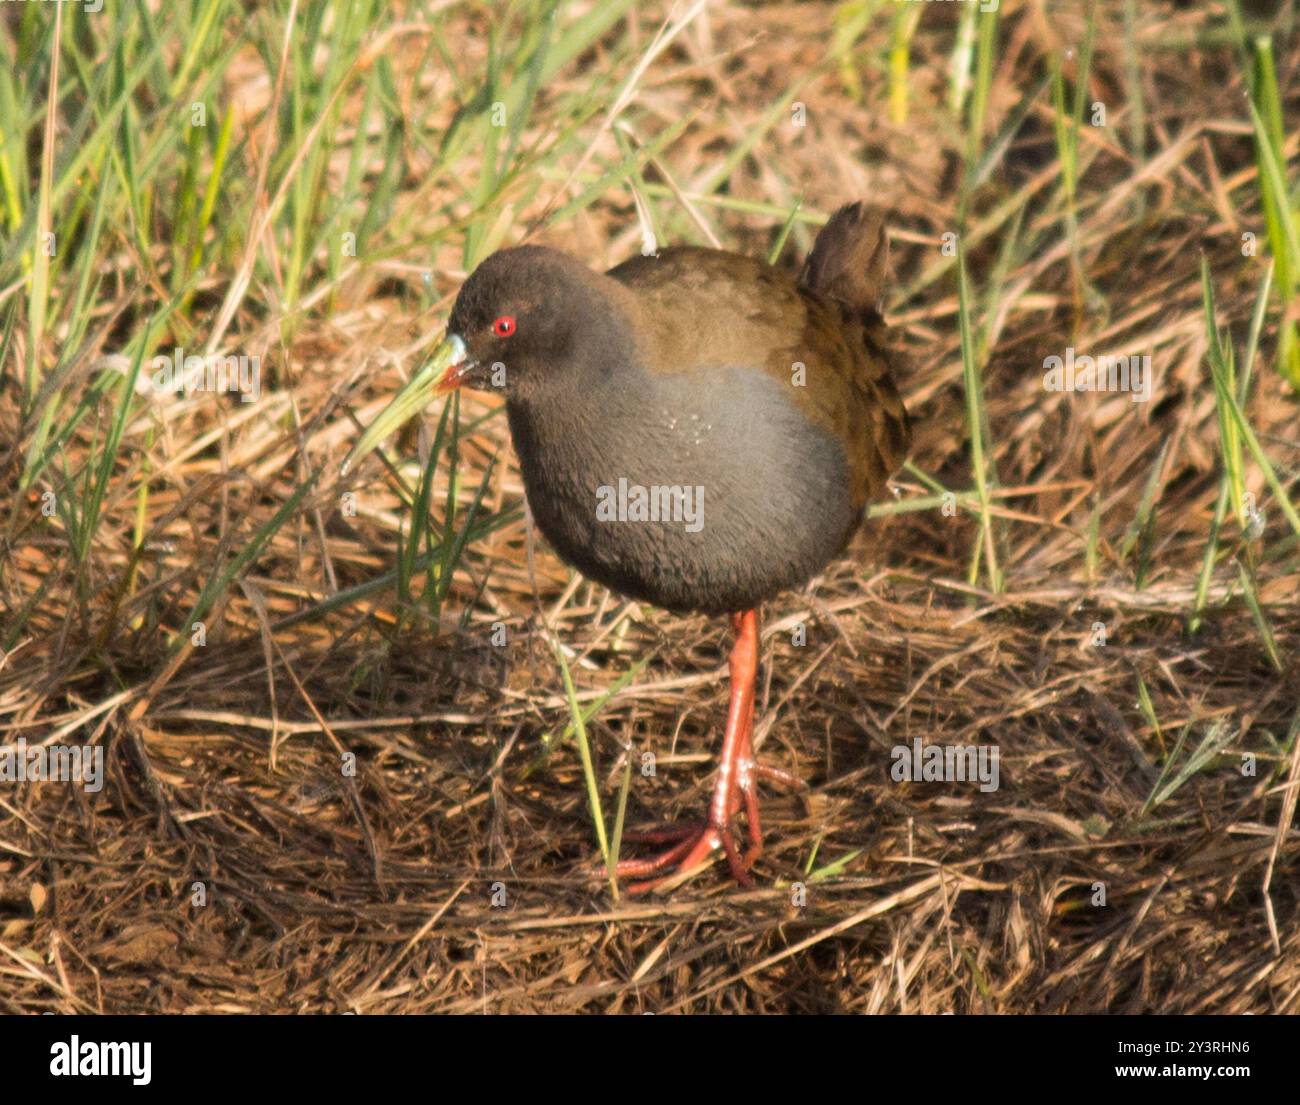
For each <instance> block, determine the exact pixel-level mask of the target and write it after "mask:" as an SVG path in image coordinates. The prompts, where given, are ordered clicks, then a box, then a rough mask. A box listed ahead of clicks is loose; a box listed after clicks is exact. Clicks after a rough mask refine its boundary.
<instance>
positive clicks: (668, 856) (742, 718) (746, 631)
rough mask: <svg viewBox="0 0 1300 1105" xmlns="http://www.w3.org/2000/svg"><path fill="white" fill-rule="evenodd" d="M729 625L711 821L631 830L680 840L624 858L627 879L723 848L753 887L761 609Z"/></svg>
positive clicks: (759, 844)
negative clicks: (739, 836) (741, 830)
mask: <svg viewBox="0 0 1300 1105" xmlns="http://www.w3.org/2000/svg"><path fill="white" fill-rule="evenodd" d="M731 626H732V629H733V631H734V632H735V636H736V640H735V643H734V644H733V645H732V648H731V664H730V667H731V702H730V705H729V706H728V708H727V729H726V732H725V733H724V735H723V738H722V753H721V755H720V756H719V763H718V780H717V782H716V783H715V784H714V786H713V798H712V800H711V801H710V803H709V816H708V820H707V821H705V822H703V823H702V824H701V823H699V822H695V823H692V824H689V825H679V826H674V827H670V828H665V829H651V830H649V831H648V832H645V833H627V834H626V835H625V839H627V840H630V841H634V842H636V841H642V842H665V841H669V840H676V841H677V842H678V843H676V844H675V845H674V846H673V847H672V848H670V849H668V850H667V851H666V852H663V853H662V854H660V855H658V856H655V857H653V858H651V859H632V860H622V861H620V862H619V865H618V873H619V874H620V875H622V876H624V877H627V878H644V877H645V876H646V875H653V874H656V873H657V872H659V871H662V870H664V868H666V867H676V869H677V870H678V871H680V872H685V871H690V870H692V869H693V868H695V867H699V866H700V865H701V864H702V863H704V861H705V860H707V859H708V858H709V856H710V855H711V854H712V853H713V851H714V850H715V849H717V848H721V849H722V850H723V852H724V853H725V854H726V857H727V863H728V865H729V866H730V867H731V873H732V874H733V875H734V876H735V878H736V881H737V882H739V883H740V884H741V885H742V886H752V885H753V880H752V879H751V878H750V877H749V868H750V866H751V865H752V864H753V862H754V860H755V859H756V858H757V857H758V855H759V853H760V852H761V851H762V848H763V837H762V830H761V828H760V826H759V820H758V791H757V789H756V782H757V776H758V775H759V774H760V771H759V770H758V768H757V765H756V764H755V763H754V755H753V732H754V684H755V682H756V679H757V675H758V612H757V611H756V610H746V611H745V612H744V613H743V614H733V615H732V618H731ZM742 800H743V803H744V807H745V814H746V818H747V819H748V822H749V847H748V848H747V849H746V851H745V854H744V856H743V857H742V856H741V855H740V852H739V851H738V850H737V848H736V842H735V840H734V838H733V836H732V831H731V821H732V819H733V818H734V817H735V815H736V814H737V813H738V812H739V811H740V808H741V803H742ZM663 881H664V880H663V879H652V880H649V881H647V882H637V883H633V884H631V885H630V886H629V887H628V888H627V889H628V893H630V894H636V893H639V892H641V891H644V890H649V889H651V888H652V887H654V886H657V885H658V884H659V883H661V882H663Z"/></svg>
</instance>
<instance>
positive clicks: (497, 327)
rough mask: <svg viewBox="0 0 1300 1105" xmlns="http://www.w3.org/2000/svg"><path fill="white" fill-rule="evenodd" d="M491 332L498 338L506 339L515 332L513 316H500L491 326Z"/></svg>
mask: <svg viewBox="0 0 1300 1105" xmlns="http://www.w3.org/2000/svg"><path fill="white" fill-rule="evenodd" d="M492 332H493V333H494V334H496V336H497V337H498V338H508V337H509V336H510V335H511V334H513V333H514V332H515V316H514V315H502V316H501V317H500V318H499V319H497V320H496V322H494V323H493V324H492Z"/></svg>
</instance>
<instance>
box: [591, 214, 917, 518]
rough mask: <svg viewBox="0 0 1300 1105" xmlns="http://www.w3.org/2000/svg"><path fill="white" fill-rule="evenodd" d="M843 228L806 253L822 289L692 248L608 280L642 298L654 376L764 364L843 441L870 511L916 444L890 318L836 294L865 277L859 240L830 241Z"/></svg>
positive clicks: (860, 502) (860, 498) (641, 262)
mask: <svg viewBox="0 0 1300 1105" xmlns="http://www.w3.org/2000/svg"><path fill="white" fill-rule="evenodd" d="M837 217H838V216H837ZM834 224H835V221H834V220H832V222H831V223H830V224H828V225H827V228H826V229H824V230H823V231H822V234H821V235H819V237H818V239H817V243H818V246H819V247H820V246H822V245H823V243H824V242H827V243H830V244H831V245H833V246H834V247H835V248H834V249H823V250H822V251H821V254H820V259H819V254H818V250H817V249H816V248H815V249H814V251H813V253H812V254H811V255H810V256H809V262H808V266H814V262H816V266H815V275H814V276H813V277H812V279H813V280H815V281H816V283H810V282H809V279H810V278H809V276H808V272H809V267H808V266H806V267H805V272H804V275H803V276H802V277H801V281H803V282H802V283H796V282H795V281H794V280H792V279H791V278H790V277H789V276H788V275H786V274H785V273H783V272H781V271H780V270H778V269H774V268H772V267H771V266H770V265H766V264H764V263H763V262H761V261H756V260H754V259H753V258H751V257H744V256H741V255H740V254H735V253H726V252H723V251H720V250H712V249H702V248H697V247H694V246H681V247H673V248H670V249H665V250H662V251H661V252H660V253H659V254H658V255H655V256H643V257H634V258H632V259H630V260H628V261H625V262H623V264H621V265H619V266H617V267H616V268H613V269H611V270H610V271H609V273H608V275H609V276H611V277H613V278H614V279H615V280H617V281H619V283H621V284H623V285H624V286H625V287H627V288H629V289H630V290H632V291H633V292H634V293H635V296H634V299H635V301H636V304H637V305H638V306H637V308H635V309H637V310H638V313H639V315H640V318H639V319H638V323H639V325H638V327H637V329H638V331H639V332H640V333H642V334H645V335H649V338H648V341H649V348H648V349H647V350H646V361H647V367H649V368H650V370H651V371H656V372H665V373H667V372H708V371H710V370H711V369H714V370H716V369H726V368H734V367H736V366H737V365H741V366H750V367H754V368H761V369H762V370H763V371H765V372H767V373H768V374H769V375H770V376H772V377H773V378H774V379H776V380H778V381H779V382H781V383H782V384H784V385H785V386H787V387H789V388H790V389H791V399H792V401H793V402H794V404H795V405H796V406H797V407H798V408H799V409H800V410H802V411H803V413H804V414H805V415H806V416H807V417H808V418H809V419H810V421H812V422H814V423H815V424H817V425H820V426H822V427H824V428H825V429H827V430H829V431H830V432H831V433H832V434H834V435H835V436H836V438H837V439H838V440H840V441H841V442H843V443H844V447H845V452H846V454H847V455H848V458H849V463H850V468H851V471H852V488H851V499H852V503H853V505H854V507H855V508H857V509H861V508H862V507H864V506H865V505H866V504H867V502H868V501H870V500H871V499H872V498H874V497H875V496H876V495H878V494H879V493H880V492H881V490H883V488H884V486H885V481H886V480H887V479H888V478H889V477H890V476H891V475H892V474H893V473H894V472H895V471H897V469H898V466H899V465H900V464H901V463H902V462H903V458H904V457H905V456H906V454H907V449H908V445H909V441H910V436H909V430H908V422H907V412H906V410H905V409H904V407H903V403H902V400H901V399H900V398H899V396H898V391H897V389H896V388H895V386H894V380H893V366H894V363H895V361H896V360H897V355H896V354H894V353H892V352H891V351H890V349H889V346H888V344H887V342H886V341H885V337H886V328H885V326H884V322H883V320H881V318H880V316H879V314H877V313H876V312H875V310H874V307H872V308H871V309H870V310H869V311H862V310H859V309H858V308H857V307H856V306H851V305H850V304H847V303H845V302H843V301H842V300H841V299H839V298H836V297H835V295H832V294H828V292H827V289H830V290H831V291H832V292H836V293H838V294H839V295H841V296H845V297H847V296H849V294H850V292H851V290H856V291H858V292H861V291H862V289H863V288H864V287H866V282H865V270H864V279H863V280H862V281H860V282H858V283H854V282H853V278H852V276H851V275H850V273H851V271H852V266H854V265H857V264H860V263H862V256H863V255H862V252H861V249H860V247H859V246H858V245H857V243H859V242H860V240H861V239H860V238H859V237H854V236H843V235H842V232H839V231H837V232H836V233H835V234H833V235H832V236H831V237H830V238H827V231H828V230H830V228H831V227H832V226H833V225H834ZM843 225H844V224H843V222H841V226H842V227H843ZM848 246H853V248H847V247H848ZM882 260H883V258H882ZM871 294H878V292H872V293H871Z"/></svg>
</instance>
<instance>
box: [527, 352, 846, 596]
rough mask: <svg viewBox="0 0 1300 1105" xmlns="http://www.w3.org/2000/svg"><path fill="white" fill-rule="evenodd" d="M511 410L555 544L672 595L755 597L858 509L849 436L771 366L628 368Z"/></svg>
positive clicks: (586, 563) (801, 577) (825, 553)
mask: <svg viewBox="0 0 1300 1105" xmlns="http://www.w3.org/2000/svg"><path fill="white" fill-rule="evenodd" d="M507 412H508V415H509V419H510V427H511V433H512V435H513V437H514V442H515V448H516V451H517V452H518V454H519V458H520V463H521V467H522V470H523V475H524V485H525V488H526V490H527V494H528V501H529V506H530V508H531V510H532V513H533V516H534V518H535V519H536V521H537V524H538V527H539V528H540V529H541V531H542V533H543V534H544V535H545V536H546V538H547V540H549V541H550V542H551V544H552V545H553V546H554V547H555V549H556V551H557V552H559V554H560V555H561V556H562V557H563V558H564V559H565V560H567V561H569V562H570V563H571V564H573V565H574V566H575V567H577V568H578V569H579V570H580V571H582V572H583V573H584V574H585V575H587V576H589V577H590V578H592V579H595V580H596V581H598V582H600V583H603V584H605V585H606V586H608V587H610V588H612V589H614V590H616V591H620V592H622V593H624V594H627V595H630V596H632V597H634V598H638V599H643V600H645V601H648V602H653V603H655V604H656V605H659V606H663V607H666V608H668V609H671V610H705V611H711V612H722V611H735V610H744V609H748V608H750V607H753V606H756V605H758V604H759V603H760V602H762V601H763V600H764V599H766V598H770V597H771V596H772V595H774V594H776V593H777V592H779V591H781V590H783V589H785V588H789V587H794V586H798V585H800V584H802V583H804V582H805V581H806V580H807V579H808V578H810V577H811V576H812V575H814V574H816V573H817V572H818V571H820V570H821V568H822V567H824V566H825V564H826V563H827V562H828V561H829V560H831V559H833V558H834V557H835V556H836V555H837V554H838V553H839V552H840V550H841V549H842V548H843V546H844V543H845V541H846V540H847V538H848V536H849V534H850V533H851V531H852V528H853V526H854V525H855V523H856V520H857V519H856V512H855V511H854V510H853V508H852V506H851V503H850V479H849V468H848V464H847V461H846V458H845V456H844V450H843V448H842V446H841V445H840V443H839V442H838V440H837V439H836V438H834V437H833V436H832V435H831V434H830V433H828V432H827V431H826V430H824V429H822V428H821V427H819V426H817V425H815V424H814V423H812V422H810V421H809V420H808V419H807V418H806V417H805V416H804V415H803V414H802V413H801V412H800V410H799V409H798V407H797V406H796V405H795V404H794V402H793V401H792V399H791V397H790V396H789V395H788V394H786V393H785V392H784V390H783V385H782V384H781V383H779V382H778V381H776V380H774V379H773V378H772V377H770V376H768V375H766V374H764V373H762V372H756V371H753V370H748V369H729V370H719V371H715V372H710V373H709V375H708V377H707V379H701V378H700V377H698V376H692V375H689V374H683V375H668V376H658V375H649V374H645V373H641V372H635V373H632V372H623V373H618V374H616V375H611V376H609V377H607V378H606V379H604V380H603V381H600V382H598V383H596V384H594V385H592V386H590V387H588V388H587V389H585V390H583V391H579V392H575V393H571V394H568V395H552V396H547V395H541V396H534V397H531V398H530V399H529V400H528V401H526V402H521V401H518V400H514V399H511V400H510V401H509V403H508V408H507Z"/></svg>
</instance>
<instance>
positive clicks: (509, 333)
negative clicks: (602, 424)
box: [343, 246, 631, 472]
mask: <svg viewBox="0 0 1300 1105" xmlns="http://www.w3.org/2000/svg"><path fill="white" fill-rule="evenodd" d="M619 290H621V289H620V288H619V286H617V285H616V284H615V282H614V281H612V280H610V279H609V277H606V276H601V275H599V274H597V273H593V272H592V271H591V270H590V269H588V268H586V267H585V266H584V265H582V264H581V263H580V262H578V261H577V260H575V259H574V258H572V257H570V256H569V255H568V254H566V253H561V252H560V251H558V250H554V249H549V248H547V247H546V246H517V247H515V248H513V249H503V250H500V251H498V252H497V253H494V254H492V256H491V257H489V258H488V259H487V260H486V261H484V262H483V263H482V264H481V265H479V267H478V268H477V269H475V270H474V272H473V273H472V274H471V275H470V277H469V279H468V280H466V281H465V283H464V285H462V287H461V289H460V293H459V294H458V295H457V296H456V303H455V305H454V306H453V307H452V310H451V317H450V319H448V322H447V332H446V334H445V335H444V336H443V338H442V340H441V341H440V342H439V343H438V345H437V347H436V348H435V349H434V350H433V352H432V354H430V356H429V359H428V361H426V362H425V364H424V366H423V367H422V368H421V369H420V370H419V371H418V372H417V373H416V374H415V375H414V376H413V377H412V378H411V379H410V381H409V382H408V383H407V384H406V385H405V386H404V387H403V388H402V389H401V391H399V392H398V393H397V395H396V396H394V397H393V399H392V401H391V402H390V403H389V404H388V406H387V407H385V408H384V410H383V411H381V412H380V413H379V415H378V416H377V417H376V418H375V420H374V422H372V423H371V424H370V425H369V426H368V427H367V428H366V430H365V431H364V432H363V433H362V435H361V437H360V438H359V439H358V440H357V443H356V445H355V446H353V448H352V452H351V453H349V454H348V458H347V460H345V461H344V462H343V469H344V471H345V472H346V471H347V470H348V469H349V468H351V467H353V466H355V465H356V464H357V463H358V462H359V461H360V460H361V458H362V457H364V456H365V455H366V454H367V453H369V452H371V450H373V449H374V448H375V446H376V445H378V444H379V442H380V441H382V440H383V439H384V438H385V437H387V436H388V434H390V433H392V432H393V431H394V430H396V429H397V428H398V427H400V426H401V425H403V424H404V423H406V422H407V421H409V420H410V419H411V418H413V417H414V416H415V415H416V414H418V413H420V412H421V411H423V410H424V408H425V407H426V406H428V405H429V403H430V402H431V401H432V400H433V398H434V396H436V395H438V394H439V393H443V392H448V391H452V390H454V389H455V388H459V387H471V388H476V389H479V390H484V391H487V390H501V391H503V392H505V393H506V394H508V395H510V396H512V397H514V396H520V395H526V394H527V393H528V392H530V391H533V390H535V389H538V388H540V387H544V386H545V385H547V384H548V383H550V384H554V383H559V384H561V385H575V384H577V383H578V382H579V381H580V380H581V378H582V372H583V371H584V370H585V369H587V368H592V367H595V368H597V370H599V366H601V365H608V364H610V363H613V359H614V358H617V357H619V356H624V357H626V356H628V355H631V354H630V348H616V347H620V346H623V345H628V344H629V343H630V339H625V338H624V337H623V336H622V335H623V333H624V332H625V331H624V328H623V327H621V326H619V325H618V324H617V322H616V321H614V319H615V318H616V316H618V314H619V310H618V305H617V304H616V303H614V302H612V299H613V298H614V297H616V295H617V293H618V291H619Z"/></svg>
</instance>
